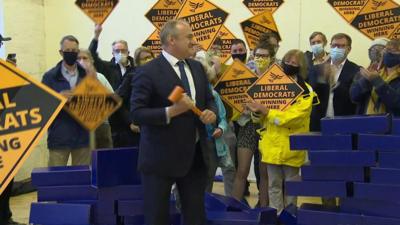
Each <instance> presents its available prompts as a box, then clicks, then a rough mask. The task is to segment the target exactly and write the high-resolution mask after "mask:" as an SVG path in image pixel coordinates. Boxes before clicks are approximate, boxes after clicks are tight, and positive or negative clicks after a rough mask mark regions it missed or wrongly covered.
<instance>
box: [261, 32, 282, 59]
mask: <svg viewBox="0 0 400 225" xmlns="http://www.w3.org/2000/svg"><path fill="white" fill-rule="evenodd" d="M262 42H265V43H267V44H270V45H272V46H273V48H274V52H275V54H276V53H277V52H278V50H279V42H281V38H280V37H279V36H278V35H277V34H276V33H273V32H265V33H263V34H261V35H260V38H259V40H258V43H262Z"/></svg>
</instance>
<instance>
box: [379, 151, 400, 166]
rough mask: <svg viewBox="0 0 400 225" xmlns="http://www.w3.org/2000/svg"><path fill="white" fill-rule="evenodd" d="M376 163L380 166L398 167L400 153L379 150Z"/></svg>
mask: <svg viewBox="0 0 400 225" xmlns="http://www.w3.org/2000/svg"><path fill="white" fill-rule="evenodd" d="M378 154H379V156H378V164H379V167H380V168H397V169H400V153H398V152H379V153H378Z"/></svg>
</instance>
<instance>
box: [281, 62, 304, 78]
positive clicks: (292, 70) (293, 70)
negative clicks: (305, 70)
mask: <svg viewBox="0 0 400 225" xmlns="http://www.w3.org/2000/svg"><path fill="white" fill-rule="evenodd" d="M282 66H283V72H285V73H286V75H289V76H294V75H297V74H299V71H300V67H298V66H292V65H288V64H286V63H283V64H282Z"/></svg>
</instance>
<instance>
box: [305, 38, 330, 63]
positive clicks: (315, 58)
mask: <svg viewBox="0 0 400 225" xmlns="http://www.w3.org/2000/svg"><path fill="white" fill-rule="evenodd" d="M309 42H310V47H311V52H310V51H306V52H305V53H304V54H305V57H306V60H307V64H308V68H309V69H310V68H311V67H312V66H314V65H318V64H321V63H324V62H326V61H327V60H328V59H329V53H328V52H326V51H325V47H326V45H327V44H328V40H327V39H326V36H325V34H324V33H322V32H319V31H315V32H313V33H312V34H311V35H310V38H309Z"/></svg>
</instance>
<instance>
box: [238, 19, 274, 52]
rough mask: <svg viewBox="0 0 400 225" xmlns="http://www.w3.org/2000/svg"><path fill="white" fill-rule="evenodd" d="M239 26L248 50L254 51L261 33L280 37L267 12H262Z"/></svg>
mask: <svg viewBox="0 0 400 225" xmlns="http://www.w3.org/2000/svg"><path fill="white" fill-rule="evenodd" d="M240 26H241V27H242V30H243V33H244V36H245V38H246V42H247V45H249V48H250V49H254V48H255V47H256V46H257V44H258V40H259V38H260V36H261V34H263V33H268V32H273V33H276V34H277V35H278V36H279V37H280V35H279V31H278V27H277V26H276V23H275V20H274V17H273V16H272V13H271V12H269V11H264V12H263V13H260V14H258V15H255V16H253V17H251V18H250V19H248V20H245V21H243V22H241V23H240Z"/></svg>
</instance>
